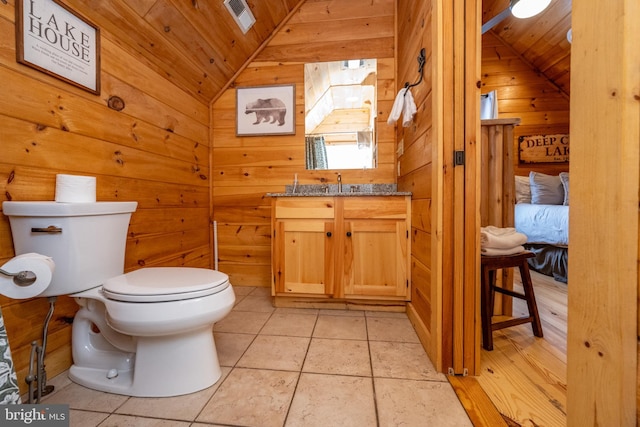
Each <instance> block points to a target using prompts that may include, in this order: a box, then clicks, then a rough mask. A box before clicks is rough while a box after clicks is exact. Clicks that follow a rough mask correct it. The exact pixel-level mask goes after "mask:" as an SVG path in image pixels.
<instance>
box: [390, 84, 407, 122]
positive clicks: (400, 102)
mask: <svg viewBox="0 0 640 427" xmlns="http://www.w3.org/2000/svg"><path fill="white" fill-rule="evenodd" d="M406 91H407V89H406V88H402V89H400V91H399V92H398V95H396V100H395V101H393V107H392V108H391V113H389V118H388V119H387V124H389V125H393V124H395V122H397V121H398V119H399V118H400V114H402V109H403V108H404V93H405V92H406Z"/></svg>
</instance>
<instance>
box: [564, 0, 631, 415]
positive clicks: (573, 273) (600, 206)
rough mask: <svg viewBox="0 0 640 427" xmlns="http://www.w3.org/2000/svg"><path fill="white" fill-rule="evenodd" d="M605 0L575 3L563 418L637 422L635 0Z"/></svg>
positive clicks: (573, 11) (573, 15)
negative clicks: (573, 142)
mask: <svg viewBox="0 0 640 427" xmlns="http://www.w3.org/2000/svg"><path fill="white" fill-rule="evenodd" d="M601 6H602V3H601V2H599V1H597V0H587V1H579V2H574V3H573V9H572V25H573V33H574V34H575V35H578V34H579V36H576V37H574V42H573V46H572V49H574V52H579V54H577V55H572V57H571V69H572V84H571V86H572V88H573V89H572V92H573V95H572V96H573V101H574V102H572V106H571V120H572V124H571V133H572V135H575V137H576V139H578V140H579V141H580V145H579V146H577V147H576V150H574V153H575V155H574V158H573V160H572V165H571V174H572V176H571V186H572V187H571V209H570V211H569V221H570V224H571V227H570V228H569V239H570V240H571V245H570V246H569V257H570V258H571V262H570V263H569V282H570V283H572V285H573V284H577V286H569V296H568V298H569V311H568V328H567V331H568V335H567V354H568V359H567V384H568V394H567V425H568V426H569V427H578V426H589V425H590V426H595V425H599V424H600V425H604V424H607V425H615V426H634V425H635V426H637V425H638V423H639V422H640V419H639V418H638V412H637V403H638V395H639V392H640V383H638V379H637V378H638V377H637V372H638V371H637V367H638V359H639V357H640V353H639V352H638V304H639V303H638V286H639V284H640V280H639V277H640V276H639V270H638V259H639V258H638V255H639V253H638V247H639V243H640V239H639V237H640V235H639V233H640V228H639V224H638V203H639V201H640V200H639V198H638V195H639V189H640V186H639V180H640V173H639V165H640V93H639V92H638V82H640V69H639V68H638V64H639V63H640V50H639V49H638V44H640V25H639V23H638V19H637V17H638V16H639V15H640V3H638V2H637V1H635V0H624V1H617V2H611V3H607V7H601ZM613 64H615V65H614V66H612V65H613Z"/></svg>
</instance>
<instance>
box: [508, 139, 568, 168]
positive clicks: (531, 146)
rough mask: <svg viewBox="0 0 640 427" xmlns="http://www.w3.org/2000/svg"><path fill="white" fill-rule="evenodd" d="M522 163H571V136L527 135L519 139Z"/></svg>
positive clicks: (519, 156)
mask: <svg viewBox="0 0 640 427" xmlns="http://www.w3.org/2000/svg"><path fill="white" fill-rule="evenodd" d="M518 158H519V160H520V163H563V162H568V161H569V135H568V134H555V135H527V136H524V135H523V136H520V137H519V138H518Z"/></svg>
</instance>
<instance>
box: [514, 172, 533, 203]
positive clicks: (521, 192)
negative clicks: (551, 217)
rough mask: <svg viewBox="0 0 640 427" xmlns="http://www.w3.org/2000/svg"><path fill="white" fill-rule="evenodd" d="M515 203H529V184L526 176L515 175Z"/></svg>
mask: <svg viewBox="0 0 640 427" xmlns="http://www.w3.org/2000/svg"><path fill="white" fill-rule="evenodd" d="M515 179H516V203H531V185H530V184H529V177H528V176H518V175H516V176H515Z"/></svg>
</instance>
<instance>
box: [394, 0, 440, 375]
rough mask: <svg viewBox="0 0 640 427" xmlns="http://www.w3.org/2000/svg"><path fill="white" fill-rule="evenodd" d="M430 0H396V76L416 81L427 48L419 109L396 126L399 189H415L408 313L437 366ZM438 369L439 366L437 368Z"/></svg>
mask: <svg viewBox="0 0 640 427" xmlns="http://www.w3.org/2000/svg"><path fill="white" fill-rule="evenodd" d="M433 20H434V18H433V15H432V3H431V2H430V1H420V2H417V3H416V2H413V1H403V0H401V1H398V65H397V69H398V71H397V76H398V77H397V80H398V87H399V88H400V87H401V85H402V84H403V83H404V82H411V83H414V82H415V81H417V80H418V78H419V75H418V62H417V60H416V58H417V57H418V54H419V53H420V49H422V48H424V49H425V52H426V63H425V66H424V79H423V81H422V82H421V83H420V84H419V85H417V86H415V87H413V88H411V93H412V94H413V97H414V100H415V103H416V106H417V108H418V112H417V113H416V115H415V117H414V121H413V123H412V125H411V126H410V127H407V128H405V127H402V126H398V127H397V140H398V144H399V145H400V146H401V148H400V147H399V150H398V163H399V175H400V176H399V177H398V188H399V189H401V190H404V191H411V192H412V193H413V196H412V202H411V214H412V215H411V216H412V217H411V237H412V245H411V286H412V288H411V304H410V306H409V312H410V315H411V318H412V321H413V322H414V325H416V330H417V331H418V332H419V336H420V339H421V341H422V343H423V345H424V346H425V349H426V350H427V353H428V354H429V357H430V358H431V360H432V361H434V363H435V364H436V365H440V354H439V353H440V345H439V343H438V336H439V334H440V333H441V331H438V330H437V328H438V326H437V325H438V324H439V322H438V321H436V317H437V316H439V313H440V310H439V308H438V304H439V302H438V301H437V300H436V298H435V297H436V295H438V294H439V291H437V287H438V283H437V282H436V280H434V278H437V277H439V275H438V273H437V270H438V267H437V266H434V265H433V257H432V249H433V248H432V242H433V237H434V236H435V230H436V229H435V227H436V224H435V222H434V221H433V219H434V211H432V208H433V209H435V204H434V199H433V196H434V195H433V192H432V191H433V174H434V173H435V171H434V166H433V165H434V159H433V156H434V153H436V152H437V150H438V147H437V141H436V140H434V126H435V124H434V117H433V111H432V104H433V90H432V89H433V79H434V76H433V58H434V52H433V31H435V29H434V23H433ZM438 368H439V369H441V366H439V367H438Z"/></svg>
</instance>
